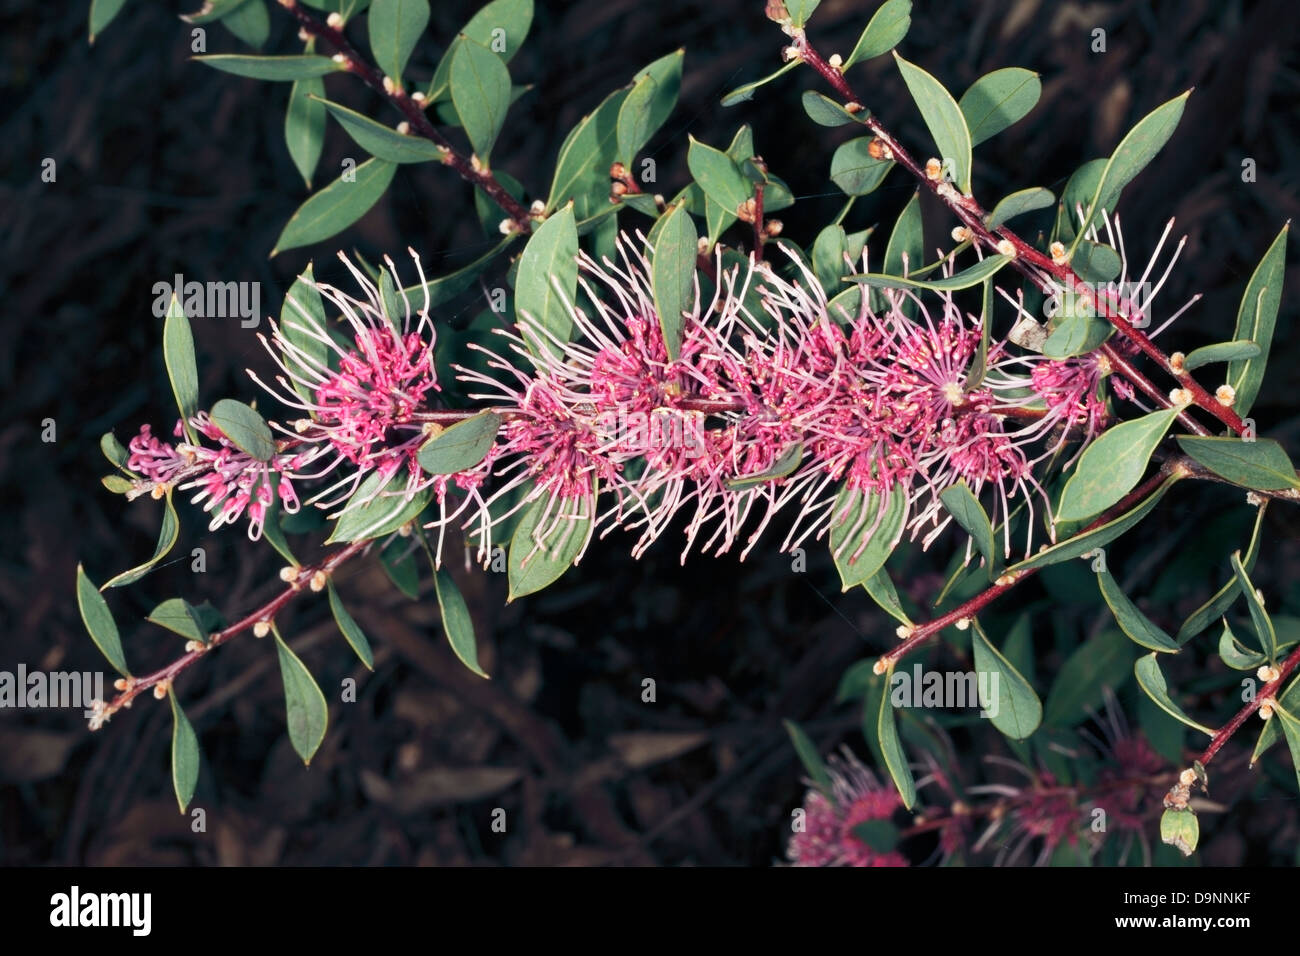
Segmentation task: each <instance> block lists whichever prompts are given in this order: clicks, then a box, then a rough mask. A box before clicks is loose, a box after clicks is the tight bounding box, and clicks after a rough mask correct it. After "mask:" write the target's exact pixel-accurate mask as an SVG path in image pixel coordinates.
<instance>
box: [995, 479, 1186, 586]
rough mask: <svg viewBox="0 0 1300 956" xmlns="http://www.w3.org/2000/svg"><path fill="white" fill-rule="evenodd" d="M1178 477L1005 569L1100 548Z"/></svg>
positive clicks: (1027, 568)
mask: <svg viewBox="0 0 1300 956" xmlns="http://www.w3.org/2000/svg"><path fill="white" fill-rule="evenodd" d="M1178 480H1179V476H1178V475H1170V476H1169V477H1168V478H1166V479H1165V480H1164V482H1163V483H1162V484H1161V485H1160V487H1159V488H1157V489H1156V490H1155V491H1153V492H1151V494H1150V495H1148V496H1147V497H1146V498H1145V499H1144V500H1143V501H1142V502H1141V504H1139V505H1138V506H1137V507H1135V508H1133V509H1132V510H1131V511H1128V512H1125V513H1124V514H1123V515H1121V516H1119V517H1118V518H1115V519H1114V520H1112V521H1108V522H1106V523H1105V524H1103V525H1100V526H1099V527H1096V528H1093V529H1092V530H1091V531H1085V532H1083V533H1081V534H1076V535H1074V536H1073V537H1071V538H1067V539H1066V540H1065V541H1062V542H1061V543H1060V544H1054V545H1052V546H1051V547H1050V548H1047V549H1045V550H1043V551H1039V552H1038V553H1037V554H1035V555H1034V556H1033V557H1031V558H1026V559H1025V560H1024V561H1021V562H1020V563H1019V564H1015V565H1012V566H1011V567H1010V568H1008V569H1007V573H1009V574H1010V573H1017V574H1018V573H1020V572H1021V571H1032V570H1035V569H1037V568H1045V567H1047V566H1048V565H1051V564H1059V563H1060V562H1062V561H1069V560H1070V559H1071V558H1077V557H1079V556H1080V555H1083V554H1085V553H1087V552H1088V551H1092V550H1093V549H1095V548H1100V547H1102V546H1103V545H1107V544H1110V543H1111V542H1112V541H1114V540H1115V539H1116V538H1118V537H1119V536H1120V535H1122V534H1124V532H1126V531H1128V530H1129V529H1130V528H1132V527H1133V526H1134V525H1136V524H1137V523H1138V522H1139V521H1141V520H1142V519H1143V518H1145V517H1146V516H1147V515H1148V514H1150V513H1151V509H1153V508H1154V507H1155V506H1156V504H1157V503H1158V502H1159V501H1160V499H1161V498H1163V497H1164V496H1165V492H1167V491H1168V490H1169V489H1170V488H1171V487H1173V484H1174V482H1176V481H1178Z"/></svg>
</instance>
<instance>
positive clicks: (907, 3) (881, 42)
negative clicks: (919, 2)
mask: <svg viewBox="0 0 1300 956" xmlns="http://www.w3.org/2000/svg"><path fill="white" fill-rule="evenodd" d="M911 25H912V0H887V2H885V3H883V4H881V5H880V9H878V10H877V11H876V12H875V14H873V15H872V17H871V21H870V22H869V23H868V24H867V28H866V29H865V30H863V31H862V36H860V37H858V42H857V43H856V44H855V45H854V47H853V52H852V53H850V54H849V58H848V59H847V60H845V61H844V67H843V68H844V69H846V70H847V69H848V68H849V67H851V66H852V65H853V64H854V63H861V62H862V61H863V60H870V59H872V58H873V57H877V56H880V55H881V54H882V53H888V52H889V51H890V50H892V49H893V48H894V47H896V46H898V44H899V43H900V42H901V41H902V39H903V37H905V36H906V35H907V28H908V27H910V26H911Z"/></svg>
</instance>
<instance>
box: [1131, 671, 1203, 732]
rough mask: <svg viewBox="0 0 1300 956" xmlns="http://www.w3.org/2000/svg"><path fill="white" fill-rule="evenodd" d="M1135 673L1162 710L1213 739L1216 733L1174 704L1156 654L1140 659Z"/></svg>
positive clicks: (1143, 687) (1149, 695) (1141, 685)
mask: <svg viewBox="0 0 1300 956" xmlns="http://www.w3.org/2000/svg"><path fill="white" fill-rule="evenodd" d="M1133 673H1134V675H1135V676H1136V677H1137V681H1138V685H1139V686H1140V687H1141V688H1142V689H1143V690H1144V691H1146V693H1147V696H1148V697H1150V698H1151V699H1152V700H1153V701H1155V702H1156V704H1157V705H1159V707H1160V709H1161V710H1163V711H1164V712H1165V713H1167V714H1169V716H1170V717H1174V718H1176V719H1178V720H1180V721H1182V722H1183V723H1184V724H1186V725H1187V726H1188V727H1191V728H1193V729H1195V730H1199V731H1200V732H1201V733H1203V734H1207V735H1209V736H1211V737H1213V736H1214V731H1213V730H1211V729H1210V728H1209V727H1206V726H1205V725H1204V724H1198V723H1197V722H1196V721H1194V720H1192V718H1190V717H1188V716H1187V714H1186V713H1185V712H1184V711H1183V709H1182V708H1181V707H1179V706H1178V705H1177V704H1176V703H1174V699H1173V698H1172V697H1170V696H1169V687H1168V685H1166V684H1165V675H1164V674H1162V673H1161V672H1160V663H1159V662H1158V661H1157V660H1156V655H1155V653H1154V652H1153V653H1150V654H1147V655H1146V656H1145V657H1139V658H1138V659H1137V663H1136V664H1134V665H1133Z"/></svg>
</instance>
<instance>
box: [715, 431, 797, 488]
mask: <svg viewBox="0 0 1300 956" xmlns="http://www.w3.org/2000/svg"><path fill="white" fill-rule="evenodd" d="M801 461H803V442H801V441H800V442H795V443H794V444H793V445H791V446H790V447H789V448H787V449H786V450H785V451H783V452H782V453H781V454H780V455H779V456H777V459H776V461H774V462H772V465H771V467H770V468H765V469H763V470H762V471H760V472H758V473H757V474H753V475H741V476H740V477H739V478H731V479H728V481H727V487H728V488H729V489H731V490H732V491H743V490H745V489H746V488H756V487H757V486H759V485H764V484H767V483H768V482H769V481H776V480H777V479H779V478H784V477H785V476H786V475H789V474H790V473H791V472H793V471H794V470H795V469H796V468H798V467H799V463H800V462H801Z"/></svg>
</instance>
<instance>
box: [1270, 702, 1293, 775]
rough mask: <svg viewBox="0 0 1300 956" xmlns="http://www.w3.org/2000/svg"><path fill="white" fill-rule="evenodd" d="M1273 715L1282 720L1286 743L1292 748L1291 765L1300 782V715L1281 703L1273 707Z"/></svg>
mask: <svg viewBox="0 0 1300 956" xmlns="http://www.w3.org/2000/svg"><path fill="white" fill-rule="evenodd" d="M1273 716H1274V718H1280V719H1281V721H1282V733H1283V734H1284V735H1285V736H1286V745H1287V747H1288V748H1289V749H1290V750H1291V766H1292V767H1293V768H1294V769H1295V778H1296V783H1297V784H1300V717H1297V716H1296V715H1295V714H1293V713H1291V712H1290V711H1289V710H1286V709H1285V708H1283V707H1282V706H1281V705H1280V704H1278V705H1275V706H1274V707H1273Z"/></svg>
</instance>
